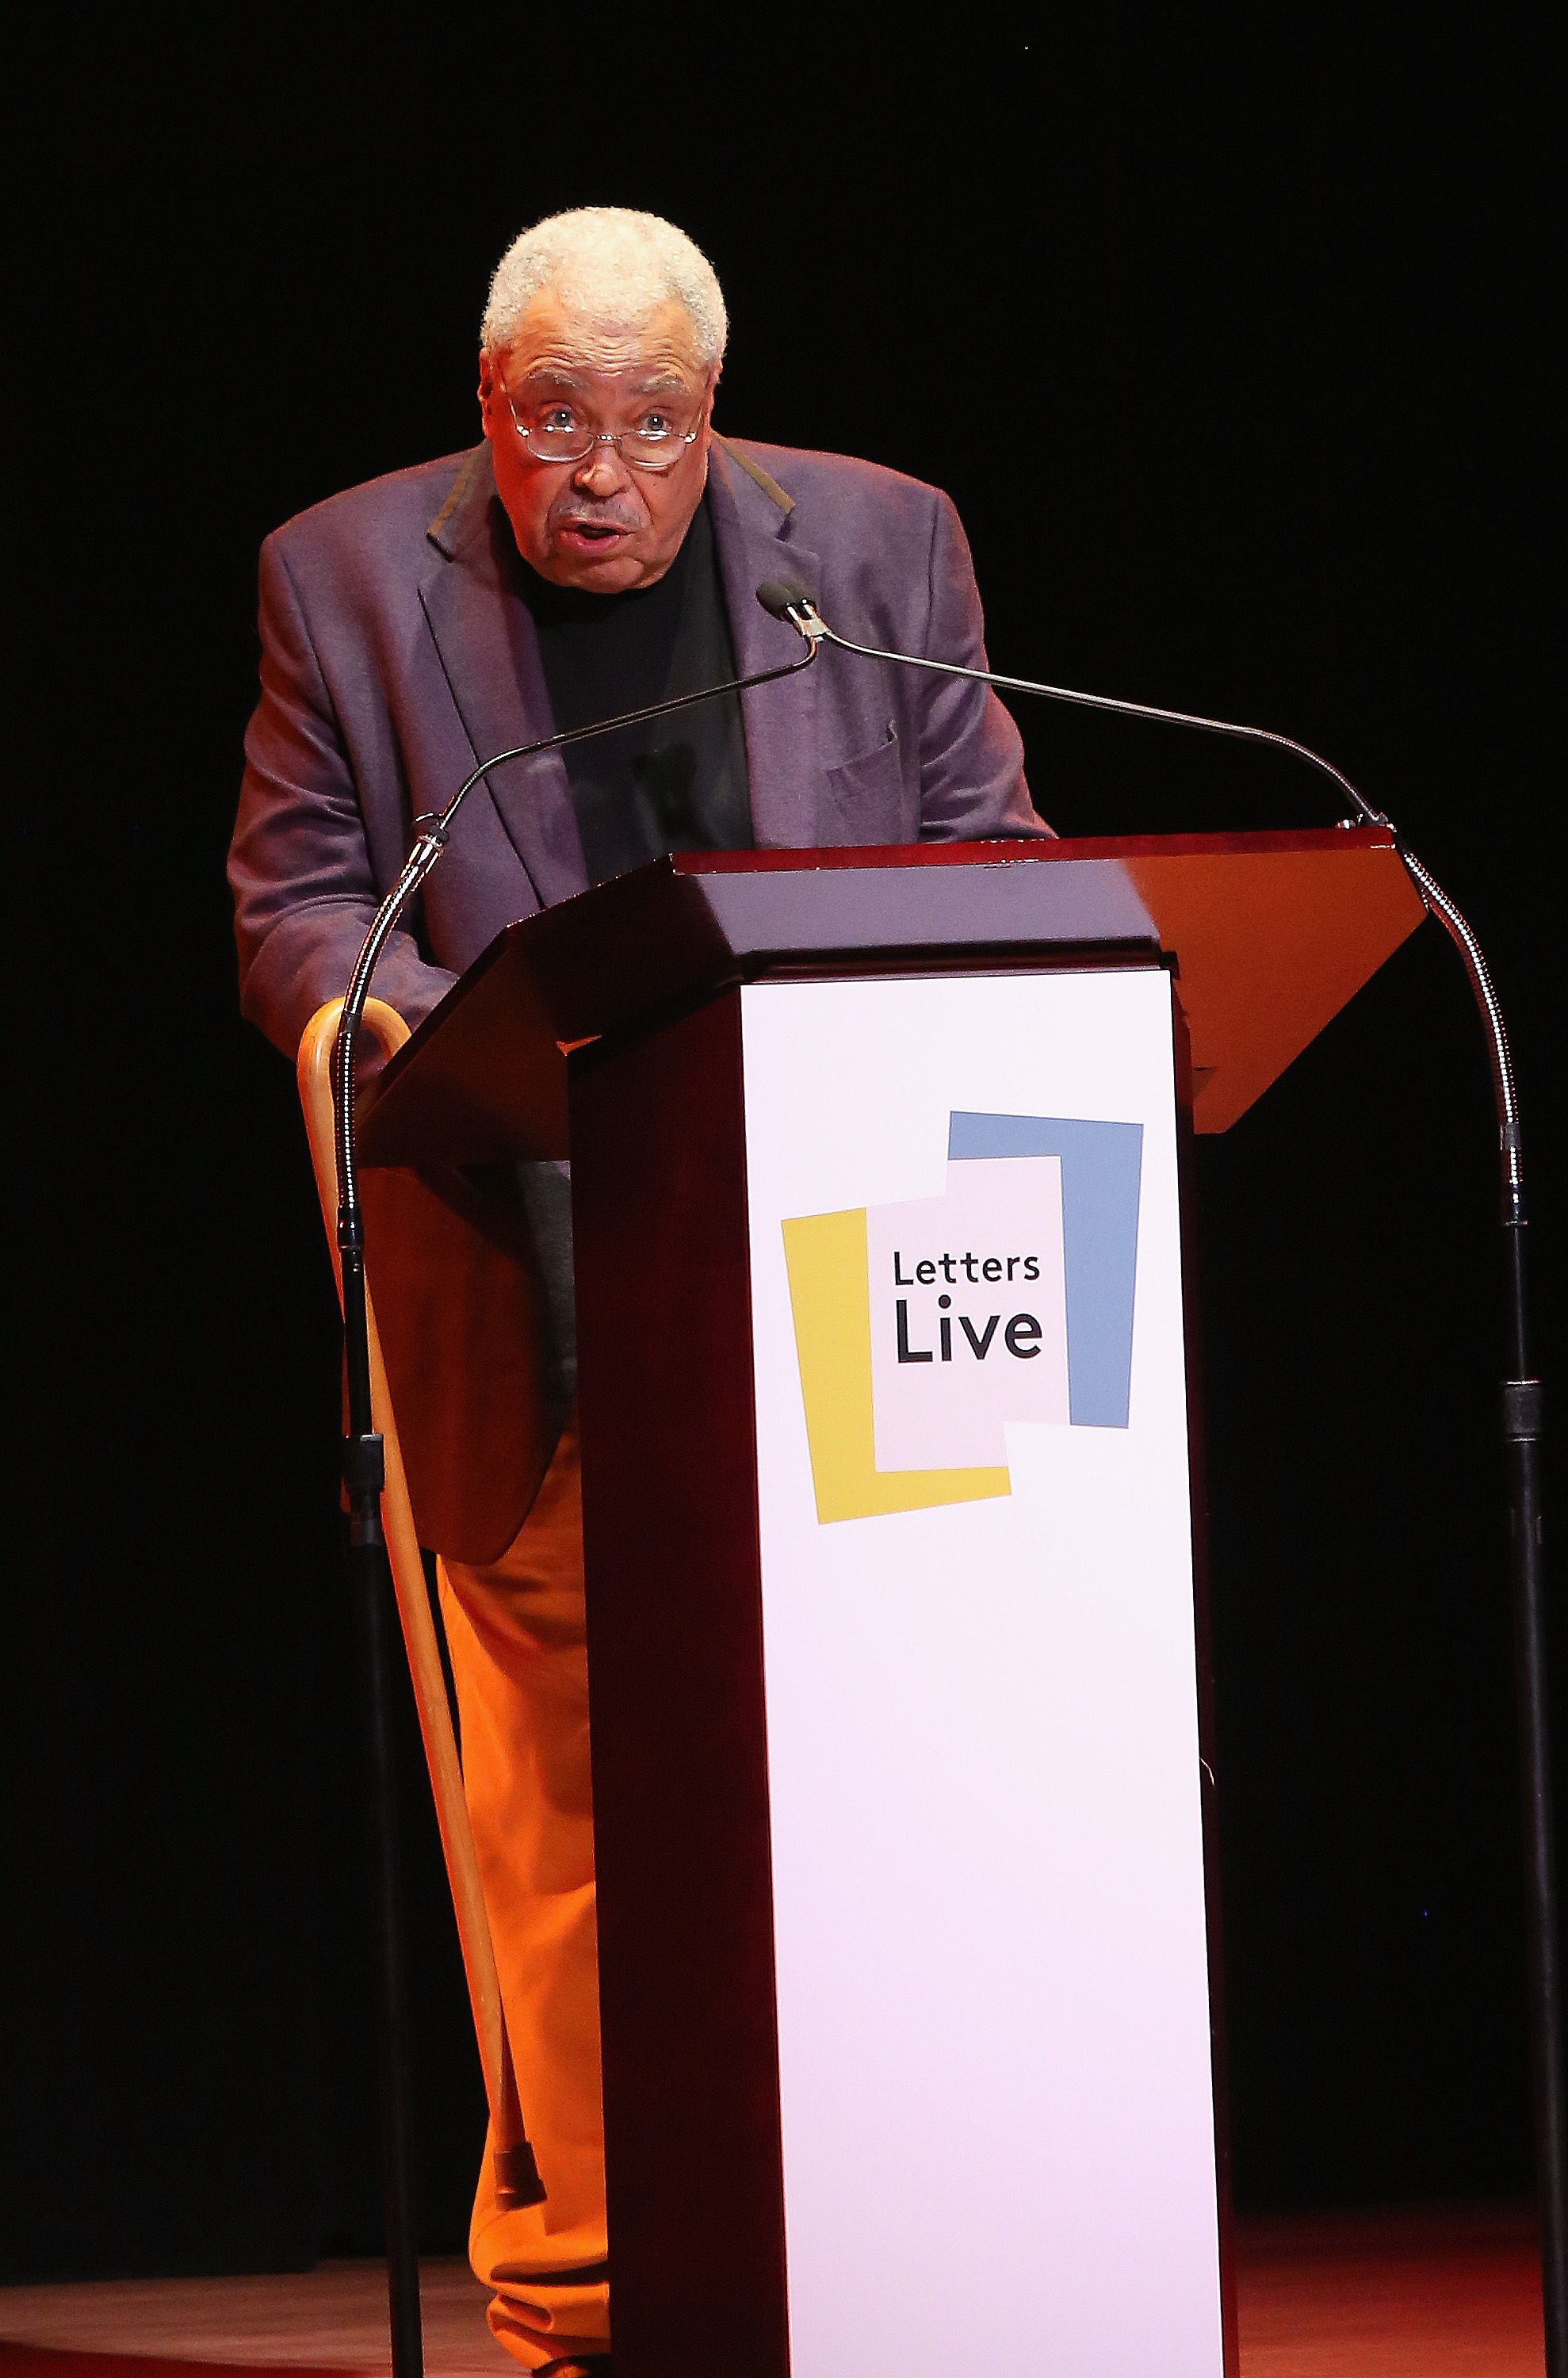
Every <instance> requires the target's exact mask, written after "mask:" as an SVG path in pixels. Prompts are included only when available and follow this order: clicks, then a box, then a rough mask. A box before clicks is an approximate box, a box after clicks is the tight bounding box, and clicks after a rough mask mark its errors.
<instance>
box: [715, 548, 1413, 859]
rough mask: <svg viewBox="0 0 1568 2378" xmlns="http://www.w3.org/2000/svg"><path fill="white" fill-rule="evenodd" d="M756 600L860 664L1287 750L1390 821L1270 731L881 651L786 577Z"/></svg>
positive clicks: (1367, 811) (1368, 821)
mask: <svg viewBox="0 0 1568 2378" xmlns="http://www.w3.org/2000/svg"><path fill="white" fill-rule="evenodd" d="M757 601H758V602H759V603H760V604H761V605H762V607H763V609H764V610H765V611H767V612H770V613H771V614H772V616H773V618H774V619H788V621H789V622H790V626H791V627H792V628H794V629H795V630H797V631H798V632H799V633H800V634H801V635H802V636H804V637H805V638H806V639H807V641H808V642H809V643H813V644H816V643H827V644H837V645H838V648H839V650H840V651H841V652H846V653H855V654H858V655H859V656H860V658H861V659H862V660H867V661H897V662H898V663H899V666H900V667H903V668H923V669H935V671H936V672H937V673H938V674H939V675H941V676H943V677H967V678H972V679H974V680H975V682H976V683H977V684H979V685H995V686H1000V687H1001V688H1002V689H1003V691H1005V692H1007V693H1036V694H1039V695H1041V696H1042V698H1043V700H1045V701H1046V702H1070V703H1076V704H1077V705H1078V706H1079V708H1080V709H1082V710H1111V711H1115V712H1116V713H1117V714H1118V715H1120V716H1121V717H1123V718H1150V719H1152V720H1153V721H1154V722H1155V724H1156V725H1158V726H1162V727H1200V728H1201V729H1202V731H1203V732H1204V734H1206V735H1230V736H1234V737H1236V739H1238V740H1239V741H1241V742H1244V743H1272V745H1273V746H1274V748H1275V750H1276V751H1289V752H1291V753H1292V754H1293V755H1294V757H1295V758H1297V760H1305V761H1306V762H1307V763H1308V764H1309V766H1310V767H1313V768H1318V769H1321V771H1322V774H1323V775H1325V776H1329V777H1332V779H1333V782H1334V783H1335V784H1336V785H1337V786H1338V787H1339V788H1340V790H1341V792H1342V793H1344V794H1345V796H1346V798H1347V799H1349V800H1350V801H1351V803H1352V804H1353V805H1354V807H1355V809H1356V811H1357V816H1358V818H1359V819H1360V822H1361V823H1362V824H1363V825H1381V826H1386V825H1388V823H1389V821H1388V819H1387V818H1386V817H1384V816H1383V814H1382V812H1381V810H1375V809H1374V808H1373V807H1372V805H1371V803H1370V801H1368V800H1365V799H1363V798H1362V796H1361V795H1360V794H1359V793H1358V792H1357V789H1356V787H1355V786H1354V785H1353V784H1352V783H1351V781H1350V779H1349V777H1348V776H1345V775H1341V773H1340V771H1339V770H1338V769H1337V768H1336V767H1335V766H1334V764H1333V762H1332V761H1331V760H1325V759H1324V758H1323V757H1322V756H1321V753H1319V752H1317V751H1311V750H1309V747H1308V746H1307V745H1306V744H1305V743H1297V742H1295V741H1293V740H1292V739H1291V737H1290V736H1288V735H1277V734H1275V733H1274V731H1273V730H1272V727H1241V726H1238V725H1237V724H1236V722H1235V721H1234V720H1232V719H1229V718H1202V717H1200V716H1199V715H1198V714H1197V713H1196V712H1195V711H1188V710H1161V709H1159V708H1157V707H1156V706H1155V704H1154V703H1152V702H1127V701H1124V700H1122V699H1121V698H1120V697H1119V696H1117V695H1115V694H1109V693H1079V692H1077V691H1075V690H1074V689H1073V688H1072V687H1071V686H1066V685H1039V684H1037V683H1036V682H1035V680H1034V679H1032V678H1027V677H1003V676H1002V675H1001V673H1000V671H999V670H996V669H977V668H968V667H965V666H964V664H963V663H962V662H961V661H933V660H927V659H925V658H924V657H923V655H920V654H918V653H885V652H882V651H880V650H879V649H878V647H877V646H876V645H874V644H857V643H854V642H853V641H852V640H851V639H850V637H848V636H840V635H839V634H838V631H836V630H835V629H832V628H830V627H829V626H828V624H827V622H826V619H824V618H823V616H822V614H821V612H820V611H819V610H818V609H817V607H816V605H815V604H814V601H813V600H812V598H811V596H810V595H808V594H807V593H806V591H805V588H804V587H803V586H802V585H800V584H799V583H798V582H797V581H796V580H794V579H790V578H770V579H769V580H768V582H767V583H766V586H759V587H758V588H757Z"/></svg>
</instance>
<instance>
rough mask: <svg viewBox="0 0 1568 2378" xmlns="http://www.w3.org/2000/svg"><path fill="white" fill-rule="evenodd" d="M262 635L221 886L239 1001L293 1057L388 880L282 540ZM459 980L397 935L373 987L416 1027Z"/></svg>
mask: <svg viewBox="0 0 1568 2378" xmlns="http://www.w3.org/2000/svg"><path fill="white" fill-rule="evenodd" d="M260 630H261V698H260V701H259V703H258V704H257V707H256V710H255V713H254V715H253V716H252V718H251V721H250V725H249V727H247V730H246V737H245V762H246V764H245V779H244V784H243V787H242V788H241V792H240V802H239V816H238V819H237V820H236V822H235V832H234V840H233V842H232V843H231V845H230V847H229V883H230V887H231V889H232V891H233V893H234V901H235V939H236V941H237V943H238V945H239V982H240V1005H241V1008H242V1009H243V1011H244V1013H245V1014H246V1015H247V1016H248V1017H249V1018H250V1020H251V1021H252V1022H253V1023H255V1024H259V1026H260V1027H261V1029H262V1031H263V1032H265V1033H266V1035H267V1037H268V1039H270V1040H272V1041H274V1042H275V1043H276V1045H277V1046H278V1047H279V1048H280V1049H281V1050H283V1052H284V1054H285V1055H286V1056H288V1057H290V1058H292V1057H293V1056H294V1054H295V1052H296V1049H297V1048H298V1046H299V1038H300V1035H301V1033H302V1032H303V1031H304V1029H305V1027H306V1025H307V1024H308V1022H309V1020H310V1018H311V1016H312V1015H314V1014H315V1012H316V1010H317V1009H318V1008H319V1007H320V1006H321V1005H322V1003H324V1002H325V1001H327V1000H329V999H336V998H340V997H341V996H342V994H343V993H344V991H346V990H347V988H348V979H349V977H350V975H351V974H352V973H353V971H354V961H355V959H356V957H357V956H358V955H359V950H360V946H361V944H362V943H363V942H364V939H365V935H366V933H367V932H368V930H369V926H370V921H371V919H372V918H373V917H374V916H375V913H376V910H377V908H378V907H380V901H381V898H382V895H383V893H384V892H385V890H386V888H387V887H386V886H385V885H383V884H380V883H378V882H377V880H376V875H375V871H374V869H373V867H372V864H371V859H370V850H369V845H368V839H367V836H366V832H365V819H364V815H363V812H362V811H361V808H360V803H359V795H358V791H357V788H356V784H355V780H354V773H353V770H352V768H351V766H350V763H349V760H348V755H347V752H346V751H345V748H344V739H343V736H342V734H341V732H340V730H339V727H338V722H337V719H336V716H335V715H334V712H333V708H332V698H331V695H330V694H329V692H328V690H327V686H326V682H325V680H324V679H323V676H322V673H321V668H320V663H319V661H318V658H317V654H316V647H315V643H314V642H313V640H312V637H311V633H310V628H309V622H308V618H307V616H306V608H305V606H304V604H303V603H302V601H301V599H300V596H299V592H298V589H297V587H296V584H295V582H294V580H293V578H292V577H291V575H290V572H289V569H288V565H287V563H286V561H285V559H284V558H283V552H282V550H281V548H280V546H279V542H278V539H277V537H276V536H271V537H269V538H268V539H267V542H266V544H265V545H264V546H262V548H261V570H260ZM454 979H455V978H454V977H453V976H452V975H451V974H449V973H447V972H446V971H445V970H444V969H443V968H442V967H433V966H430V965H428V963H427V962H426V960H425V959H424V958H423V957H422V956H421V955H420V954H419V949H418V945H417V943H416V941H415V939H414V937H413V935H412V933H410V932H408V931H404V930H401V929H400V930H399V931H397V932H395V933H393V934H392V938H391V939H390V941H389V942H388V943H387V946H386V949H385V951H384V953H383V955H382V956H381V959H380V964H379V966H378V967H377V969H376V979H375V983H374V986H373V988H374V991H375V993H376V995H377V997H378V998H380V999H385V1000H387V1001H389V1002H390V1003H391V1004H392V1006H393V1007H395V1008H396V1009H397V1010H398V1012H399V1014H400V1015H403V1016H404V1019H405V1020H406V1021H407V1022H408V1023H409V1024H411V1025H413V1024H416V1023H418V1022H419V1020H420V1019H421V1017H423V1016H424V1015H428V1012H429V1010H430V1009H431V1008H432V1007H433V1006H434V1005H435V1003H436V1002H437V1001H438V1000H439V999H440V996H441V994H442V993H443V991H446V990H447V989H448V988H449V986H450V985H451V984H452V981H453V980H454Z"/></svg>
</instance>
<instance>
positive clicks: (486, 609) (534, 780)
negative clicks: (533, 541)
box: [419, 444, 792, 907]
mask: <svg viewBox="0 0 1568 2378" xmlns="http://www.w3.org/2000/svg"><path fill="white" fill-rule="evenodd" d="M428 534H429V537H430V541H431V543H432V545H433V546H435V548H436V553H437V556H438V557H439V558H436V559H435V560H434V562H433V566H432V567H431V569H430V570H428V572H427V573H426V576H425V577H424V579H423V580H422V582H421V583H420V587H419V599H420V602H421V603H422V604H423V605H424V608H425V617H426V619H428V622H429V628H430V633H431V635H432V636H433V637H434V639H435V643H436V650H437V652H438V653H439V654H440V662H441V667H442V669H443V671H444V672H445V676H446V681H447V684H448V685H449V686H450V688H451V689H452V701H453V702H454V703H455V704H456V706H457V713H458V715H459V717H460V718H461V719H462V721H463V725H464V731H465V733H466V735H467V737H468V740H469V743H470V744H471V745H472V747H473V751H474V757H475V759H476V761H478V760H483V759H488V757H489V755H490V754H491V753H492V752H494V751H506V750H508V749H509V748H510V747H511V746H512V745H513V744H517V743H534V742H537V741H538V739H540V738H541V737H542V736H546V735H550V734H553V732H554V731H555V723H554V720H553V719H552V718H551V716H550V707H549V692H548V691H547V689H546V686H545V679H544V670H543V668H542V667H541V666H540V662H539V645H538V638H537V635H536V634H535V632H534V623H533V621H532V619H530V618H529V616H528V607H527V606H526V604H525V602H524V601H523V600H522V597H521V596H520V595H518V594H517V592H516V589H515V587H514V586H513V581H512V570H513V557H514V554H515V547H514V546H513V537H512V527H511V523H510V522H509V521H508V520H507V517H506V513H505V510H504V509H503V508H502V505H501V498H500V497H499V496H498V495H497V494H496V490H495V478H494V474H493V473H492V471H491V469H490V450H489V447H488V444H487V445H483V446H480V447H479V448H478V449H477V450H476V452H475V453H474V454H473V455H472V456H471V457H470V459H469V462H468V463H467V465H466V466H465V467H464V471H463V473H462V474H461V475H460V477H459V479H458V481H457V484H456V485H455V486H454V487H453V488H452V494H451V495H450V496H449V497H448V498H447V500H446V502H445V503H444V504H443V505H442V507H441V510H440V512H439V513H438V514H437V516H436V518H435V519H434V520H433V521H432V522H431V523H430V527H429V531H428ZM754 608H755V606H754ZM758 616H759V618H760V617H761V614H760V612H759V614H758ZM791 632H792V631H791ZM484 782H485V786H486V787H487V789H488V794H489V798H490V799H491V800H492V801H493V802H494V804H495V806H496V810H497V811H498V812H499V814H500V817H501V823H502V825H503V826H504V827H505V829H506V832H507V835H508V836H509V838H510V840H511V843H512V846H513V849H514V850H515V851H516V853H517V856H518V858H519V859H521V860H522V862H523V865H524V867H525V869H526V871H527V873H528V876H529V880H530V881H531V883H533V886H534V891H535V894H536V895H537V899H538V902H539V906H540V907H549V906H550V904H551V903H552V902H554V901H557V900H566V899H569V898H570V897H571V896H572V895H573V893H576V892H583V891H585V890H586V888H587V882H588V875H587V869H586V867H585V864H584V859H583V844H582V838H581V836H580V835H579V834H578V832H577V819H576V813H575V811H573V806H572V794H571V788H570V787H569V786H568V783H567V777H566V763H565V762H564V761H563V760H562V758H561V753H560V752H559V751H547V752H540V753H538V754H537V755H536V756H535V757H534V758H533V759H531V760H509V761H508V762H507V763H506V765H505V766H504V767H501V768H494V769H492V770H491V771H490V774H489V775H488V776H487V777H486V778H485V780H484ZM478 789H479V788H478V787H475V791H474V793H473V794H471V795H470V796H469V798H470V799H475V798H476V796H477V793H478Z"/></svg>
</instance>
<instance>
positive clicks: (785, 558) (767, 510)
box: [707, 439, 822, 850]
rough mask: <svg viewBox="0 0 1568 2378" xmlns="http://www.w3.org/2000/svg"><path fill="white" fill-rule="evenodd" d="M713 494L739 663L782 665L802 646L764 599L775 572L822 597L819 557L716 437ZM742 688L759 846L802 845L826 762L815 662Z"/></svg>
mask: <svg viewBox="0 0 1568 2378" xmlns="http://www.w3.org/2000/svg"><path fill="white" fill-rule="evenodd" d="M707 484H708V503H709V509H710V510H711V512H712V515H713V539H714V545H715V547H716V549H717V551H718V567H719V573H720V575H721V576H722V578H723V581H724V594H725V599H726V601H727V602H728V604H729V606H730V636H731V638H732V640H733V642H734V646H735V667H736V670H737V672H738V674H739V675H740V676H742V677H750V676H752V675H753V674H754V672H756V671H758V670H761V669H768V668H780V667H786V666H787V665H788V664H789V663H790V661H791V660H799V659H800V658H801V657H802V653H803V649H804V648H803V646H802V643H801V639H800V637H799V636H798V635H797V633H796V631H795V630H794V629H793V628H791V627H790V625H789V623H788V621H787V620H782V619H770V618H769V616H768V614H767V613H766V611H765V610H764V609H763V607H762V605H761V604H760V603H759V602H758V601H757V593H756V591H757V588H758V587H759V586H760V585H762V584H763V583H764V582H766V580H767V579H769V578H795V579H798V580H799V581H800V582H801V584H802V586H803V587H804V588H805V590H806V592H807V594H808V595H811V596H813V598H815V597H816V596H818V595H820V594H821V592H822V567H821V563H820V560H819V559H818V557H817V556H816V555H815V554H814V553H810V552H808V551H806V549H805V548H804V547H803V546H799V545H796V544H794V543H793V542H792V541H789V542H783V541H781V540H782V539H783V537H784V532H785V530H786V527H787V525H788V518H789V516H788V514H787V513H785V512H783V511H781V510H779V509H778V506H777V505H776V504H775V503H774V502H773V501H772V499H771V498H769V497H767V496H766V495H765V494H763V492H762V491H761V489H760V488H758V487H756V486H754V485H753V484H752V482H751V481H750V480H749V479H748V478H747V476H746V474H744V472H742V470H741V469H740V468H739V467H738V466H737V464H736V463H735V462H733V461H732V460H731V458H730V455H729V454H728V453H726V451H725V450H724V448H723V445H722V444H721V443H720V442H719V441H718V439H715V441H714V444H713V446H712V448H711V449H710V450H709V454H708V483H707ZM819 666H820V664H817V665H815V666H814V667H811V668H809V669H807V670H806V671H805V672H804V673H803V675H802V676H801V677H798V678H796V679H793V680H786V681H785V682H783V683H781V684H778V685H763V686H756V687H754V689H753V691H751V692H750V693H743V694H742V696H741V707H742V713H743V715H744V718H745V725H746V770H747V774H748V775H749V777H750V779H751V793H752V826H753V831H754V834H755V835H756V840H757V847H758V848H759V849H765V850H766V849H775V850H780V849H782V850H801V849H806V848H809V847H810V846H811V845H812V844H813V843H814V842H815V841H816V839H817V803H818V798H819V793H820V788H821V775H822V771H821V763H820V760H819V757H818V751H817V699H816V668H817V667H819Z"/></svg>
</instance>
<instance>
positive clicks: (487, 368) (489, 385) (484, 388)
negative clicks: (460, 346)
mask: <svg viewBox="0 0 1568 2378" xmlns="http://www.w3.org/2000/svg"><path fill="white" fill-rule="evenodd" d="M498 402H499V393H498V390H497V388H496V376H495V366H494V365H493V364H492V363H491V362H490V356H489V350H488V347H481V348H480V349H479V419H480V421H481V423H482V424H483V426H484V432H485V435H486V437H487V438H493V437H494V435H495V429H494V425H493V423H492V420H491V415H492V414H493V412H494V410H495V407H496V404H497V403H498Z"/></svg>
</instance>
